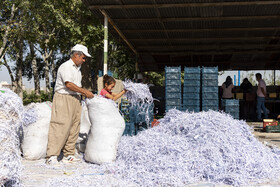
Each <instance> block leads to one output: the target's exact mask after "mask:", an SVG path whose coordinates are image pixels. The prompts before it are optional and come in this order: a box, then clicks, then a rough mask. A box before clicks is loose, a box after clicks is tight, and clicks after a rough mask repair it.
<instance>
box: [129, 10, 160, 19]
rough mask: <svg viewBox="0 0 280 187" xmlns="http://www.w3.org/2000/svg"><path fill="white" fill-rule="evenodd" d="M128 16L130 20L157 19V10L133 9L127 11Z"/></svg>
mask: <svg viewBox="0 0 280 187" xmlns="http://www.w3.org/2000/svg"><path fill="white" fill-rule="evenodd" d="M126 12H127V16H128V17H130V18H153V17H156V12H155V9H153V8H145V9H141V8H138V9H137V8H131V9H127V10H126Z"/></svg>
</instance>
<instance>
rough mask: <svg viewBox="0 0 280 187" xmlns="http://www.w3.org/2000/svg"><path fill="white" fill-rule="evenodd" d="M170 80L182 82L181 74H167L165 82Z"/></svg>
mask: <svg viewBox="0 0 280 187" xmlns="http://www.w3.org/2000/svg"><path fill="white" fill-rule="evenodd" d="M169 79H177V80H181V73H180V72H179V73H165V80H169Z"/></svg>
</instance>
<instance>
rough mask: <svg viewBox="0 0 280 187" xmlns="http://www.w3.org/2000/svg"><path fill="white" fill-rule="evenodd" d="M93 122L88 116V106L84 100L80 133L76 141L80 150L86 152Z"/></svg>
mask: <svg viewBox="0 0 280 187" xmlns="http://www.w3.org/2000/svg"><path fill="white" fill-rule="evenodd" d="M90 126H91V123H90V121H89V116H88V107H87V105H86V103H85V102H84V101H82V113H81V122H80V133H79V137H78V140H77V142H76V148H77V150H78V151H79V152H82V153H83V152H85V149H86V143H87V138H88V133H89V130H90Z"/></svg>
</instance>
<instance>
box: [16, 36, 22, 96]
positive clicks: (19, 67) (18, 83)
mask: <svg viewBox="0 0 280 187" xmlns="http://www.w3.org/2000/svg"><path fill="white" fill-rule="evenodd" d="M17 46H18V51H17V54H16V67H17V68H16V93H17V94H18V95H19V97H20V98H21V99H23V85H22V68H23V40H22V39H21V38H20V39H18V41H17Z"/></svg>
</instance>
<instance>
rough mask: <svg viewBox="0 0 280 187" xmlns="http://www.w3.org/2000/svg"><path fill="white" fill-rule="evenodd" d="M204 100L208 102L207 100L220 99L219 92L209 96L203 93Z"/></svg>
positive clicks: (211, 93)
mask: <svg viewBox="0 0 280 187" xmlns="http://www.w3.org/2000/svg"><path fill="white" fill-rule="evenodd" d="M202 98H203V99H204V100H206V99H219V94H218V92H209V93H207V94H206V93H203V94H202Z"/></svg>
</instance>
